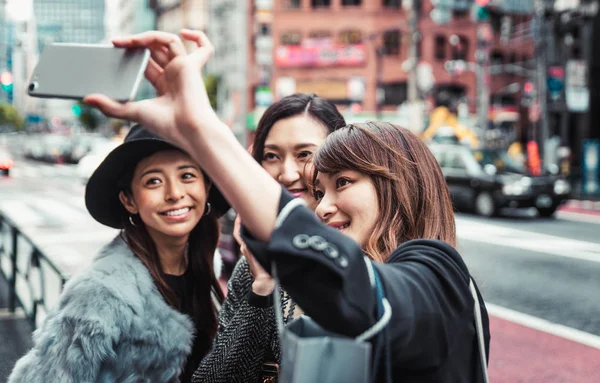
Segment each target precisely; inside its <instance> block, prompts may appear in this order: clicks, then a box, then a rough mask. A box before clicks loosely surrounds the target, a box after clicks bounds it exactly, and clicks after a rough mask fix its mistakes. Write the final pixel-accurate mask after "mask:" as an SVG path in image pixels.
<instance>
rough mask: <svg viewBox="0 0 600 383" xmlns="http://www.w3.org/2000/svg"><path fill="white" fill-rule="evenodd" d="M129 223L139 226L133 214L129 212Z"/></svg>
mask: <svg viewBox="0 0 600 383" xmlns="http://www.w3.org/2000/svg"><path fill="white" fill-rule="evenodd" d="M129 223H130V224H131V226H137V225H136V224H135V222H133V214H129Z"/></svg>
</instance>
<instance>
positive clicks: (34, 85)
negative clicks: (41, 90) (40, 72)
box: [29, 81, 38, 92]
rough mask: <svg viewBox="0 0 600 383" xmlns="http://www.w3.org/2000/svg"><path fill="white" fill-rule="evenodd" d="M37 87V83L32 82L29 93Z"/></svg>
mask: <svg viewBox="0 0 600 383" xmlns="http://www.w3.org/2000/svg"><path fill="white" fill-rule="evenodd" d="M37 87H38V83H37V81H33V82H32V83H31V84H29V91H30V92H33V91H34V90H36V89H37Z"/></svg>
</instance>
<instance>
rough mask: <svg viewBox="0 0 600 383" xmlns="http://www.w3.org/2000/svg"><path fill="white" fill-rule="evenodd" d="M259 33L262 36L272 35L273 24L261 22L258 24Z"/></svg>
mask: <svg viewBox="0 0 600 383" xmlns="http://www.w3.org/2000/svg"><path fill="white" fill-rule="evenodd" d="M258 34H259V35H260V36H270V35H271V24H267V23H261V24H259V25H258Z"/></svg>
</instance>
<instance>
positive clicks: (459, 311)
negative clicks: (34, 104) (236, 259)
mask: <svg viewBox="0 0 600 383" xmlns="http://www.w3.org/2000/svg"><path fill="white" fill-rule="evenodd" d="M182 36H183V37H184V38H185V39H187V40H191V41H194V42H195V43H196V44H197V45H198V48H197V49H196V50H195V51H194V52H192V53H191V54H189V55H187V54H186V53H185V49H184V47H183V43H182V42H181V40H180V39H179V38H178V37H177V36H175V35H171V34H167V33H163V32H149V33H144V34H141V35H136V36H133V37H129V38H124V39H120V40H115V44H116V45H117V46H122V47H147V48H149V49H152V50H156V51H165V52H168V55H164V56H160V58H159V61H160V62H157V61H155V60H154V61H152V62H151V67H150V69H149V70H148V71H147V72H146V77H147V78H148V79H149V80H150V82H151V83H152V84H153V85H154V86H155V87H156V88H157V91H158V93H159V94H161V97H159V98H155V99H153V100H149V101H148V100H146V101H144V102H138V103H135V102H130V103H125V104H120V103H118V102H116V101H113V100H110V99H108V98H107V97H105V96H102V95H91V96H89V97H86V99H85V100H86V102H88V103H89V104H90V105H92V106H96V107H98V108H100V109H101V110H102V111H103V112H104V113H106V114H108V115H110V116H114V117H118V118H124V119H132V120H138V121H140V122H142V123H145V124H146V123H147V124H148V125H149V128H150V129H152V130H153V131H154V132H156V134H158V135H161V136H164V137H167V138H169V139H170V140H172V141H174V142H177V143H178V144H179V145H181V146H182V147H184V148H185V149H186V151H188V152H189V153H193V154H194V158H195V159H196V160H197V161H198V163H199V164H200V165H201V166H202V167H203V169H204V170H205V171H206V173H207V174H208V175H209V176H210V177H211V178H212V179H213V181H214V182H215V183H216V184H217V185H218V186H219V187H220V190H221V191H222V192H223V193H224V194H225V196H226V198H227V200H228V201H229V202H230V203H231V205H232V206H233V208H234V209H235V210H236V211H237V212H238V213H239V214H240V216H241V218H242V221H243V223H244V227H245V230H244V232H243V239H244V241H245V243H246V244H247V245H248V248H249V250H250V251H251V253H252V254H254V255H255V256H256V259H257V260H258V261H259V262H260V264H261V265H262V266H263V267H264V268H265V269H266V270H267V271H268V272H272V268H271V265H272V262H273V263H274V264H275V265H276V266H277V273H278V276H279V279H280V282H281V284H282V286H283V287H284V288H285V289H286V291H287V292H289V294H290V295H291V296H292V297H293V298H294V300H295V301H296V302H297V303H298V305H299V306H300V307H302V309H303V310H304V312H305V313H306V314H307V315H309V316H310V317H312V318H313V319H314V320H315V321H316V322H317V323H318V324H320V325H321V326H322V327H324V328H325V329H327V330H330V331H334V332H336V333H339V334H342V335H346V336H357V335H358V334H362V333H363V332H364V331H365V330H367V329H369V328H371V327H372V326H373V325H374V324H375V323H376V322H377V321H378V318H377V317H376V312H377V311H378V310H377V305H378V303H379V302H378V301H377V299H376V294H375V291H373V289H372V287H371V286H372V284H371V279H372V277H371V276H370V270H371V268H370V267H368V266H367V263H366V262H365V261H364V255H366V256H367V257H368V258H370V261H368V262H369V263H372V264H373V265H374V267H375V269H376V271H377V274H378V275H379V276H380V279H381V282H382V287H383V293H384V295H385V297H386V298H387V300H388V301H389V303H390V304H391V312H392V314H391V315H392V318H391V321H390V322H389V323H390V324H389V325H388V327H387V329H386V330H384V331H385V332H386V333H387V335H388V337H389V343H386V342H384V343H383V344H380V343H377V344H374V347H373V351H374V354H373V355H381V356H382V357H381V358H380V360H379V361H376V362H377V365H378V366H379V368H378V369H376V370H375V371H374V372H375V373H376V377H375V381H377V382H383V381H390V380H391V381H404V382H482V381H484V380H485V378H484V376H485V375H484V371H485V369H486V364H487V357H488V355H489V339H490V336H489V322H488V317H487V311H486V310H485V305H484V304H483V300H482V299H481V296H480V294H479V292H478V291H477V289H476V287H475V286H474V284H473V285H472V286H473V289H474V290H475V291H476V295H475V297H476V298H477V302H481V303H480V304H478V305H477V306H475V302H476V300H475V299H474V297H473V296H472V295H471V293H470V283H471V280H472V279H471V276H470V273H469V271H468V269H467V267H466V265H465V263H464V262H463V260H462V258H461V257H460V255H459V254H458V252H457V251H456V250H455V248H454V245H455V236H456V234H455V224H454V215H453V209H452V203H451V200H450V196H449V192H448V188H447V185H446V183H445V181H444V178H443V175H442V172H441V170H440V168H439V165H437V162H436V160H435V158H434V157H433V155H432V154H431V152H430V151H429V150H428V149H427V147H426V146H425V144H424V143H423V142H422V141H420V140H419V139H418V138H417V137H416V136H414V135H413V134H412V133H410V132H409V131H407V130H405V129H402V128H399V127H397V126H395V125H392V124H387V123H381V122H376V123H369V124H355V125H348V126H347V127H345V128H343V129H340V130H338V131H336V132H334V133H333V134H331V135H329V136H328V137H327V138H326V139H325V142H324V143H323V144H322V145H321V147H320V148H319V149H318V150H317V152H316V153H315V161H314V163H315V169H316V171H317V175H316V178H315V193H314V195H315V198H316V199H317V202H318V205H317V210H316V211H317V215H318V216H319V217H318V218H317V216H315V214H314V213H313V212H312V211H311V210H310V209H308V208H306V207H305V206H303V205H304V203H303V200H302V199H300V198H293V196H292V195H291V194H290V193H289V192H288V191H287V190H285V188H282V186H281V185H280V184H278V183H277V182H276V181H275V180H274V179H273V178H272V177H271V176H270V175H269V174H268V173H267V172H266V171H265V170H264V169H263V168H262V167H260V166H259V165H258V164H256V163H255V162H254V161H250V160H249V159H250V156H249V155H248V153H247V152H246V151H245V149H244V148H242V147H241V146H240V145H239V143H238V142H237V141H236V140H235V137H234V136H233V134H231V132H230V131H229V129H228V128H227V127H226V126H225V125H224V124H223V123H222V122H221V121H220V120H219V119H218V117H217V116H216V114H215V113H214V111H213V110H212V109H211V108H210V103H209V100H208V97H207V94H206V89H205V88H204V85H203V83H202V78H201V76H200V69H201V68H202V67H203V66H204V65H205V63H206V61H207V60H208V58H209V57H210V54H211V53H212V50H213V48H212V45H211V43H210V41H208V39H207V38H206V36H205V35H204V34H203V33H201V32H195V31H189V30H184V31H182ZM246 230H247V231H246ZM474 308H475V310H474ZM479 310H480V311H481V317H482V318H481V319H482V320H481V322H482V331H481V332H482V333H483V338H484V339H483V341H484V345H483V347H482V350H479V349H478V345H479V344H478V336H477V333H478V332H479V331H476V328H477V327H478V326H476V322H478V321H476V317H477V314H476V313H475V312H477V311H479ZM474 311H475V312H474ZM388 345H389V347H387V346H388ZM379 351H384V352H383V354H382V353H380V352H379ZM480 353H481V354H480ZM480 357H482V359H483V360H481V359H480ZM388 374H389V375H388ZM388 378H390V379H388Z"/></svg>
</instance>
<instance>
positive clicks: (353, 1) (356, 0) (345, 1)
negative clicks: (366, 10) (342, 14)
mask: <svg viewBox="0 0 600 383" xmlns="http://www.w3.org/2000/svg"><path fill="white" fill-rule="evenodd" d="M361 3H362V0H342V5H343V6H352V5H353V6H358V5H360V4H361Z"/></svg>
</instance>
